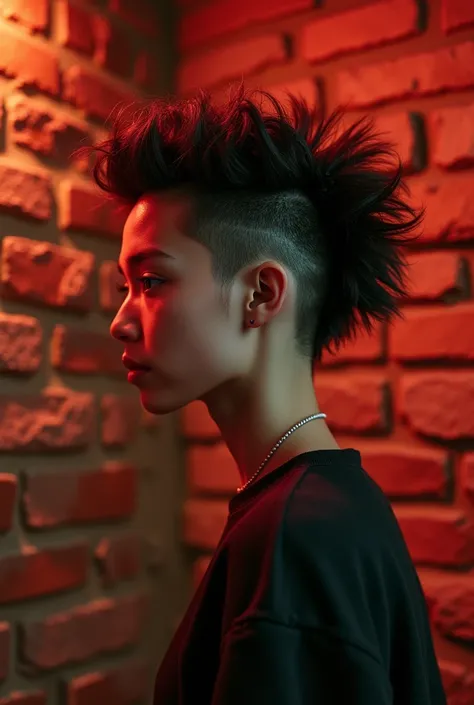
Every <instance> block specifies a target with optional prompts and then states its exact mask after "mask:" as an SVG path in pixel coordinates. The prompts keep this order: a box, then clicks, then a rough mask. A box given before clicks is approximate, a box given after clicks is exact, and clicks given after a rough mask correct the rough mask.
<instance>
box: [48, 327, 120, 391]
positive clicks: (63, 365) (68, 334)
mask: <svg viewBox="0 0 474 705" xmlns="http://www.w3.org/2000/svg"><path fill="white" fill-rule="evenodd" d="M122 347H123V346H120V345H119V344H118V342H117V341H116V340H114V338H112V337H111V336H110V335H108V334H107V333H95V332H94V331H90V330H83V329H81V328H72V327H71V326H66V325H64V324H63V323H59V324H58V325H57V326H55V328H54V331H53V335H52V338H51V364H52V365H53V367H55V368H57V369H59V370H64V371H65V372H77V373H80V374H107V375H115V376H117V375H120V376H121V377H123V378H124V379H125V370H124V367H123V364H122Z"/></svg>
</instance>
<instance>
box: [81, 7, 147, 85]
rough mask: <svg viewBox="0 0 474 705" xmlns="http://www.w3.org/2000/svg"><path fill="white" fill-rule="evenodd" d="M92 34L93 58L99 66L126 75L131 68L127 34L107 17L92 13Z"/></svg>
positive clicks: (130, 53)
mask: <svg viewBox="0 0 474 705" xmlns="http://www.w3.org/2000/svg"><path fill="white" fill-rule="evenodd" d="M94 36H95V51H94V59H95V61H96V62H97V63H98V64H99V66H102V67H103V68H105V69H107V70H108V71H113V72H114V73H116V74H118V75H119V76H123V77H128V76H129V75H130V73H131V70H132V46H131V43H130V39H129V36H128V34H127V33H126V32H124V31H123V30H122V29H120V28H119V27H117V26H116V24H114V23H113V22H111V21H110V20H109V18H107V17H103V16H102V15H98V14H94ZM155 72H156V63H155Z"/></svg>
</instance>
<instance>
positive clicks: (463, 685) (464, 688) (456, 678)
mask: <svg viewBox="0 0 474 705" xmlns="http://www.w3.org/2000/svg"><path fill="white" fill-rule="evenodd" d="M439 665H440V671H441V677H442V681H443V689H444V691H445V693H446V696H447V698H448V702H449V705H470V703H472V702H474V675H473V673H472V669H471V668H469V666H466V665H465V664H461V663H456V662H453V661H445V660H441V661H439Z"/></svg>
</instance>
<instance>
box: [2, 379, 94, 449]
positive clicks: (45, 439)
mask: <svg viewBox="0 0 474 705" xmlns="http://www.w3.org/2000/svg"><path fill="white" fill-rule="evenodd" d="M93 422H94V406H93V396H92V394H91V393H90V392H74V391H72V390H69V389H61V388H59V387H49V388H45V389H44V390H43V392H42V393H41V394H37V395H33V394H30V395H26V394H25V395H18V396H7V395H6V394H1V395H0V451H6V450H9V451H11V450H16V451H19V450H21V451H33V452H38V451H44V450H49V451H51V450H65V449H68V450H70V449H73V448H84V447H85V446H87V445H88V444H89V443H90V441H91V438H92V430H93Z"/></svg>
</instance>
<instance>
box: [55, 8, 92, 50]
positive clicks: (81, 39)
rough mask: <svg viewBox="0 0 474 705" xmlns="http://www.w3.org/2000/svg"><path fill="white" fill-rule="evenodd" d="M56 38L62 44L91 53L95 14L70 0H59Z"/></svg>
mask: <svg viewBox="0 0 474 705" xmlns="http://www.w3.org/2000/svg"><path fill="white" fill-rule="evenodd" d="M56 39H57V41H58V43H59V44H61V46H64V47H68V49H73V50H74V51H79V52H82V53H83V54H89V55H91V54H92V53H93V51H94V30H93V15H92V14H91V13H89V12H87V10H84V9H83V8H81V7H77V6H75V5H72V4H71V3H70V2H69V0H59V2H58V3H57V15H56Z"/></svg>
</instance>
